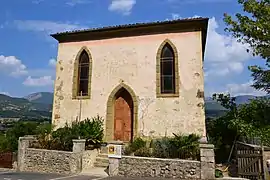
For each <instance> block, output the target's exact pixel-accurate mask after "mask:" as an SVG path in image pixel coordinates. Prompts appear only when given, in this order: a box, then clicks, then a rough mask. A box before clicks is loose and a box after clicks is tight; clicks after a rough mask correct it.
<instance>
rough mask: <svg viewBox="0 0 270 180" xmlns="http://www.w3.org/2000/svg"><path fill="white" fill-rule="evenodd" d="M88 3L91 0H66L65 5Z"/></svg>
mask: <svg viewBox="0 0 270 180" xmlns="http://www.w3.org/2000/svg"><path fill="white" fill-rule="evenodd" d="M89 3H91V1H89V0H69V1H67V2H66V5H68V6H75V5H79V4H89Z"/></svg>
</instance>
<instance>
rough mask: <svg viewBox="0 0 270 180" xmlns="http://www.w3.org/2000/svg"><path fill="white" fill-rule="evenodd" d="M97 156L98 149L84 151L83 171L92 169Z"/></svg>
mask: <svg viewBox="0 0 270 180" xmlns="http://www.w3.org/2000/svg"><path fill="white" fill-rule="evenodd" d="M97 156H98V150H96V149H94V150H88V151H84V152H83V155H82V170H87V169H89V168H92V167H93V166H94V162H95V160H96V157H97Z"/></svg>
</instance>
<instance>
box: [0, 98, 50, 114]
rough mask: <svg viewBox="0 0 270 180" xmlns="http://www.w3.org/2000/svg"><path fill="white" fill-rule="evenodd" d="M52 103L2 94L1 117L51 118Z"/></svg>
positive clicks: (0, 103)
mask: <svg viewBox="0 0 270 180" xmlns="http://www.w3.org/2000/svg"><path fill="white" fill-rule="evenodd" d="M51 110H52V106H51V104H44V103H37V102H31V101H29V100H27V99H24V98H16V97H10V96H7V95H3V94H0V118H20V119H43V118H51Z"/></svg>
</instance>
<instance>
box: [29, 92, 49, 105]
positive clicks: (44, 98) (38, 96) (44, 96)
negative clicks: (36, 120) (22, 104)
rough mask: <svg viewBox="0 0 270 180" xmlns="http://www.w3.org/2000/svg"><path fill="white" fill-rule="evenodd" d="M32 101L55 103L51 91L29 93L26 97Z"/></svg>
mask: <svg viewBox="0 0 270 180" xmlns="http://www.w3.org/2000/svg"><path fill="white" fill-rule="evenodd" d="M24 98H25V99H27V100H28V101H30V102H33V103H42V104H52V103H53V93H51V92H37V93H33V94H29V95H28V96H25V97H24Z"/></svg>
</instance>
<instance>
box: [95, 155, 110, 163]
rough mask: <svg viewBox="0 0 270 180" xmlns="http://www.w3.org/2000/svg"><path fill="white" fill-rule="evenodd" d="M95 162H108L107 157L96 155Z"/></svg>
mask: <svg viewBox="0 0 270 180" xmlns="http://www.w3.org/2000/svg"><path fill="white" fill-rule="evenodd" d="M96 162H102V163H107V164H109V158H106V157H99V156H98V157H96Z"/></svg>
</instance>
